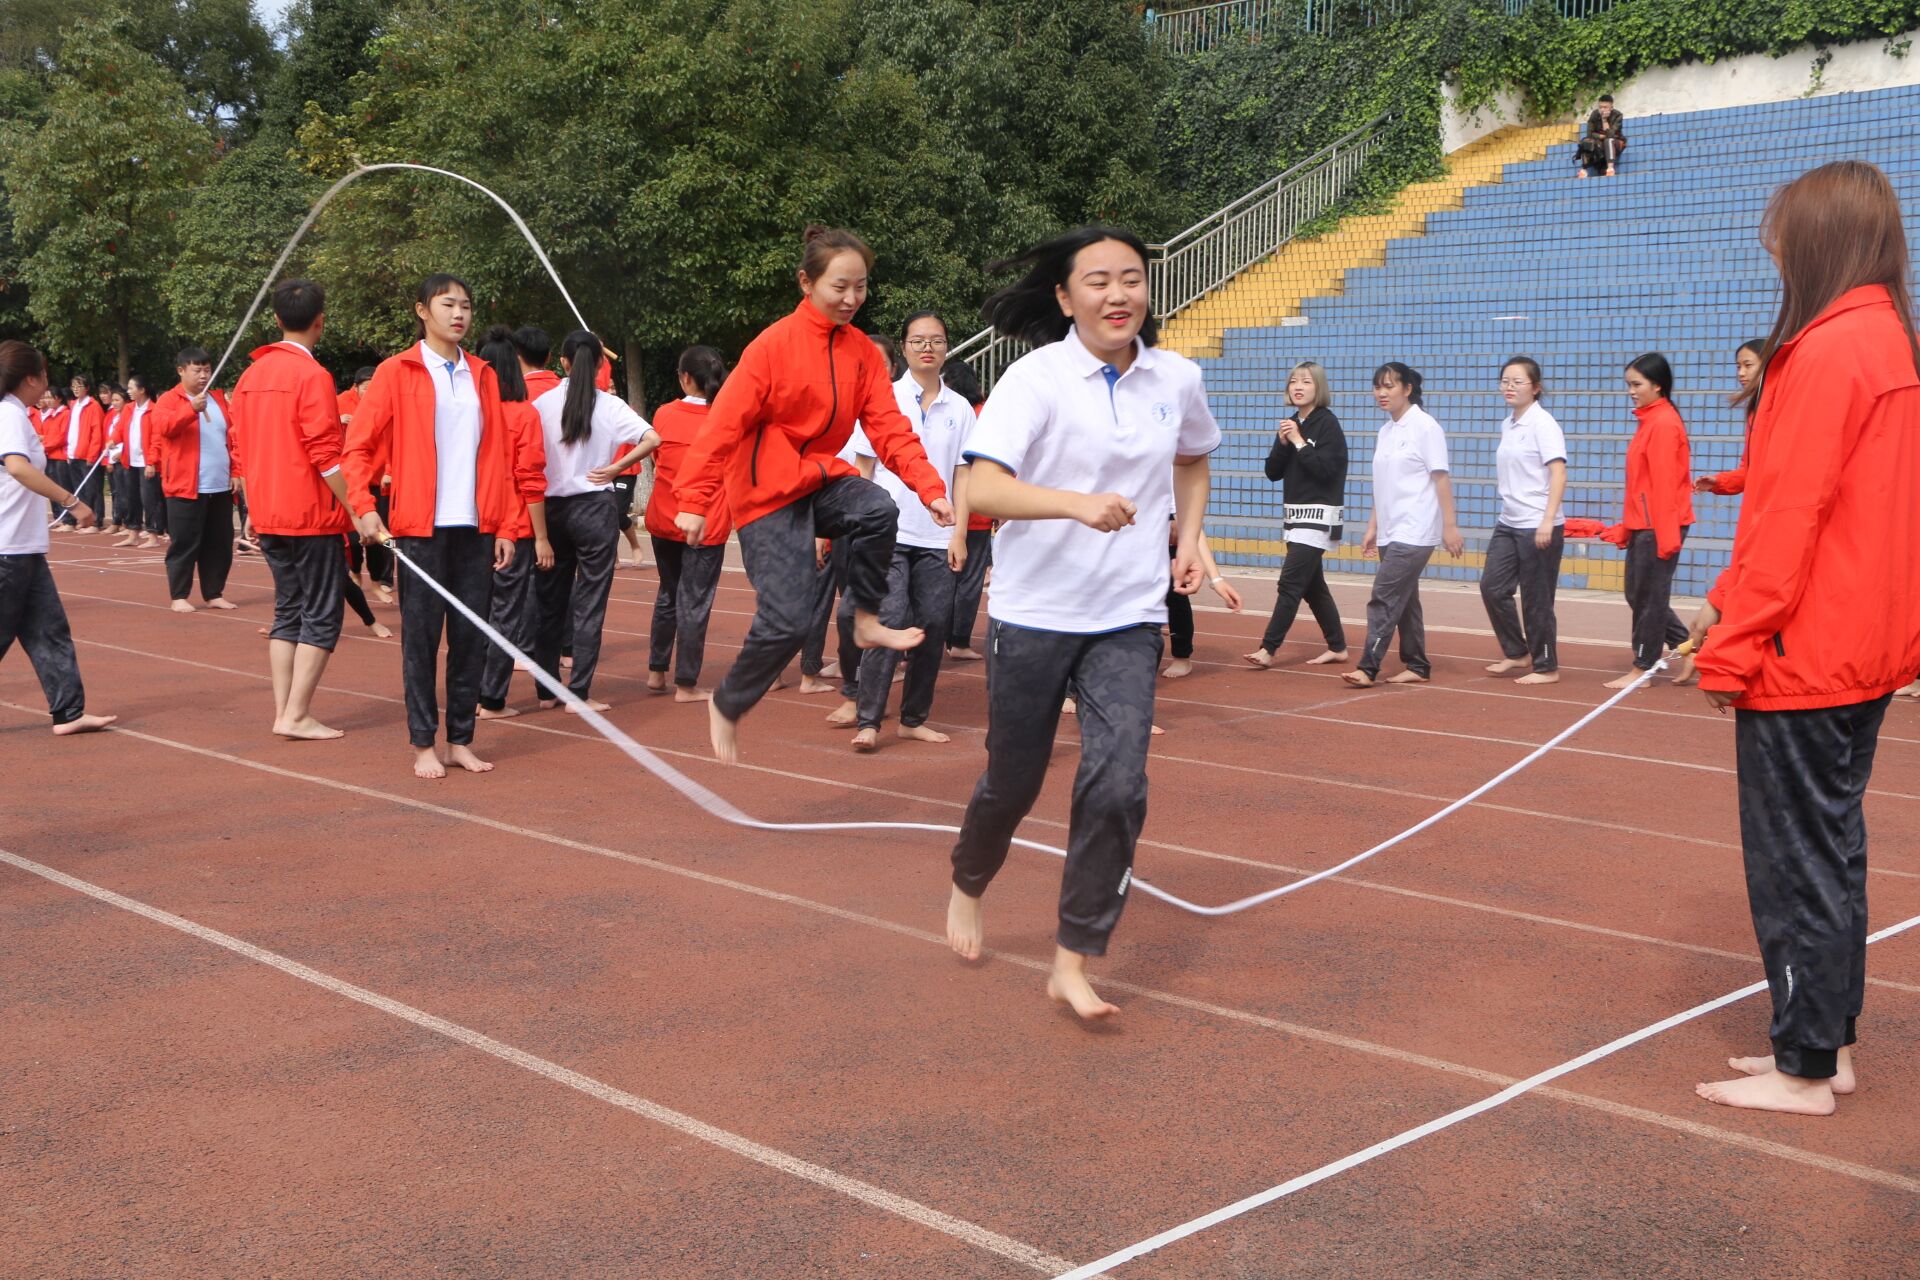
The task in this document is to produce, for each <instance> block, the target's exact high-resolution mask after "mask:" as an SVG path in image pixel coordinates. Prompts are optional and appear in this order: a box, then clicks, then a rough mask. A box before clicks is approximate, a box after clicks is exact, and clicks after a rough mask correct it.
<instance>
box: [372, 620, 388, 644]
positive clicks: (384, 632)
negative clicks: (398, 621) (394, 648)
mask: <svg viewBox="0 0 1920 1280" xmlns="http://www.w3.org/2000/svg"><path fill="white" fill-rule="evenodd" d="M367 630H369V631H371V632H373V634H375V635H376V636H379V637H380V638H381V639H382V640H391V639H393V628H392V627H390V626H388V625H387V624H386V623H384V622H375V623H374V624H373V625H372V626H370V627H368V628H367Z"/></svg>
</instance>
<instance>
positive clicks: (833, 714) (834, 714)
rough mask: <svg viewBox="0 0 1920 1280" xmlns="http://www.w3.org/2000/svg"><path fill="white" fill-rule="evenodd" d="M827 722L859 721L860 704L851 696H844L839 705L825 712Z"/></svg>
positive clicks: (845, 723) (833, 723)
mask: <svg viewBox="0 0 1920 1280" xmlns="http://www.w3.org/2000/svg"><path fill="white" fill-rule="evenodd" d="M827 723H828V724H832V725H842V726H844V725H850V724H859V723H860V704H859V703H857V702H855V701H854V700H853V699H852V698H846V699H844V700H842V701H841V703H840V705H839V706H837V707H835V708H834V709H833V710H831V711H829V712H827Z"/></svg>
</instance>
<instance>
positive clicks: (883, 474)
mask: <svg viewBox="0 0 1920 1280" xmlns="http://www.w3.org/2000/svg"><path fill="white" fill-rule="evenodd" d="M893 398H894V400H895V401H896V402H897V403H898V404H899V406H900V413H901V415H902V416H903V417H905V418H906V420H907V421H908V422H910V423H912V424H913V430H914V434H915V435H917V436H919V437H920V447H921V448H923V449H925V450H926V451H927V462H928V463H929V464H931V465H932V467H933V469H934V470H935V471H936V472H938V473H939V475H940V483H942V484H944V485H946V486H947V492H948V493H949V494H951V493H952V492H953V469H954V468H955V467H957V466H959V465H960V450H961V448H962V447H963V446H964V445H965V444H966V442H967V436H968V434H969V433H970V432H972V430H973V407H972V406H971V405H969V404H968V403H967V402H966V401H965V400H962V399H961V398H960V397H959V396H958V395H956V394H954V391H953V388H951V387H949V386H947V385H946V384H945V383H942V384H941V386H940V394H939V396H938V397H936V398H935V400H934V402H933V403H932V404H931V405H929V406H928V407H927V408H926V409H925V410H924V411H922V409H921V408H920V384H919V383H917V382H915V381H914V380H913V375H912V374H910V373H907V374H902V375H901V377H900V381H898V382H896V383H894V384H893ZM858 444H859V446H860V447H859V450H858V452H859V453H860V454H861V455H862V456H864V457H868V458H873V459H874V467H873V482H874V483H875V484H877V485H879V486H880V487H881V488H882V489H885V490H886V491H887V496H888V497H889V498H892V499H893V505H894V506H896V507H898V508H900V529H899V532H898V533H896V534H895V535H894V541H895V542H897V543H899V544H900V545H902V546H908V547H921V548H924V549H925V550H928V551H945V550H946V549H947V543H948V542H949V541H950V540H951V539H952V537H953V531H952V530H951V529H942V528H941V527H940V526H939V525H937V524H935V523H934V522H933V513H932V512H931V511H928V510H927V508H926V504H925V503H923V502H921V501H920V495H919V494H917V493H915V492H914V491H913V490H912V489H910V488H908V487H907V482H906V481H904V480H902V479H901V478H900V477H899V476H897V475H895V474H893V472H892V471H889V470H888V469H887V465H886V464H885V463H883V462H881V461H880V460H879V458H878V456H877V455H875V453H874V452H873V445H872V444H871V443H870V442H869V441H868V440H867V436H866V433H865V432H864V431H862V432H859V433H858Z"/></svg>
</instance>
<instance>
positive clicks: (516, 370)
mask: <svg viewBox="0 0 1920 1280" xmlns="http://www.w3.org/2000/svg"><path fill="white" fill-rule="evenodd" d="M479 354H480V358H481V359H482V360H485V361H486V362H487V363H488V364H490V365H492V366H493V374H494V378H495V379H496V380H497V381H498V382H499V384H500V399H501V400H502V401H503V402H509V401H514V400H525V399H526V398H527V380H526V378H524V377H523V376H521V373H520V350H519V348H518V347H517V346H516V345H515V344H514V341H513V330H511V329H509V328H507V326H506V325H503V324H497V325H494V326H493V327H492V328H491V329H489V330H487V336H486V337H484V338H482V339H480V352H479Z"/></svg>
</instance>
